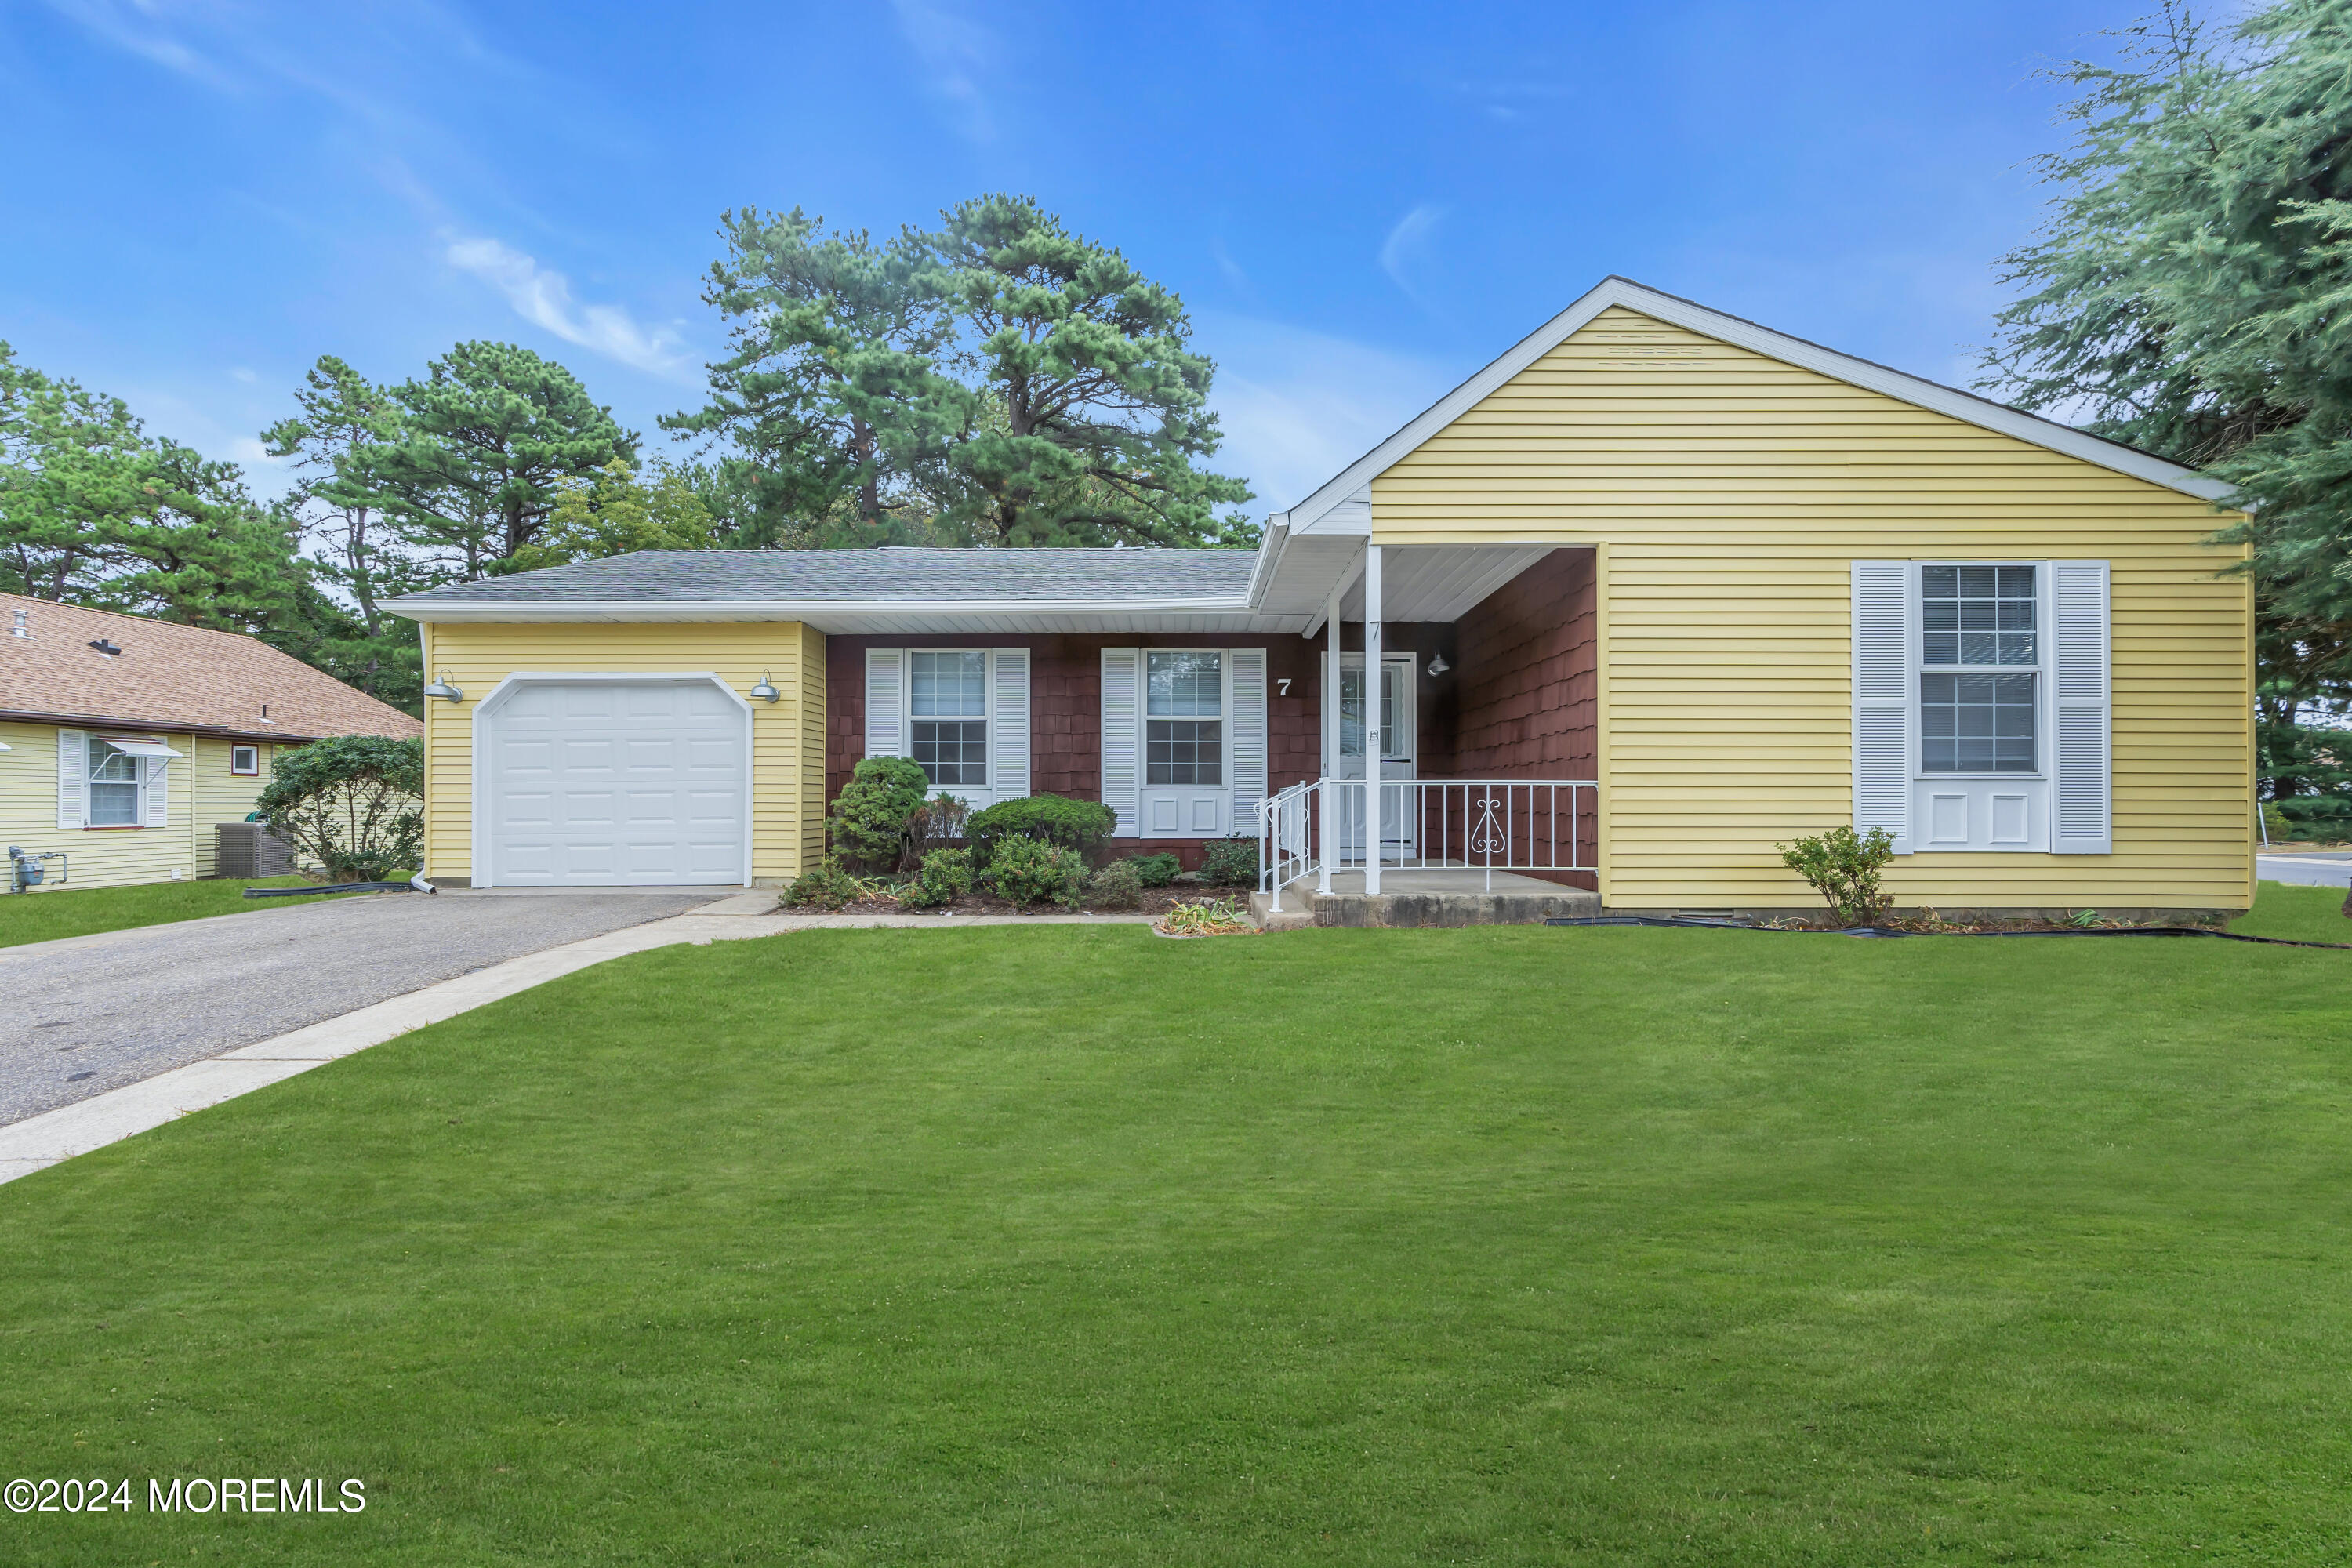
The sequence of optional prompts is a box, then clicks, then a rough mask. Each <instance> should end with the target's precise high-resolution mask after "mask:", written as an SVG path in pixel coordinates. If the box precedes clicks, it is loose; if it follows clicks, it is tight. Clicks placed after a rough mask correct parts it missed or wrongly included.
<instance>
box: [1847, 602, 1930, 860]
mask: <svg viewBox="0 0 2352 1568" xmlns="http://www.w3.org/2000/svg"><path fill="white" fill-rule="evenodd" d="M1915 577H1916V569H1915V568H1914V567H1913V566H1912V564H1911V563H1910V562H1908V561H1857V562H1855V563H1853V826H1854V831H1855V832H1857V833H1868V832H1869V831H1870V830H1871V829H1872V828H1874V827H1883V828H1885V830H1886V831H1887V833H1888V834H1889V835H1891V836H1892V837H1894V839H1895V853H1896V854H1897V855H1908V854H1910V853H1911V711H1912V709H1911V672H1912V670H1913V668H1915V666H1914V664H1913V662H1912V658H1911V653H1912V645H1913V643H1914V641H1915V640H1916V639H1915V638H1914V637H1912V635H1911V605H1912V603H1913V601H1914V599H1915V598H1916V595H1914V594H1913V592H1912V584H1913V580H1914V578H1915Z"/></svg>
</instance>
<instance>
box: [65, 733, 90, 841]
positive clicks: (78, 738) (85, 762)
mask: <svg viewBox="0 0 2352 1568" xmlns="http://www.w3.org/2000/svg"><path fill="white" fill-rule="evenodd" d="M88 781H89V731H86V730H60V731H58V826H59V827H81V826H87V824H86V823H85V822H84V820H83V817H82V802H83V800H84V798H85V797H84V795H83V794H82V785H83V784H85V783H87V782H88Z"/></svg>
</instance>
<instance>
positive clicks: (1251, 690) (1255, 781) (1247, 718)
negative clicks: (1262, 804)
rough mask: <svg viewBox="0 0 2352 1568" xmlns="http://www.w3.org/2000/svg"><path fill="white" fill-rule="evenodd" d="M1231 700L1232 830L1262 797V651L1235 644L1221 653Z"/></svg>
mask: <svg viewBox="0 0 2352 1568" xmlns="http://www.w3.org/2000/svg"><path fill="white" fill-rule="evenodd" d="M1225 675H1226V679H1228V680H1229V681H1230V682H1231V683H1232V686H1233V694H1234V696H1233V701H1234V832H1236V833H1240V832H1243V831H1244V830H1246V829H1247V828H1248V827H1249V826H1251V825H1252V824H1254V823H1255V821H1256V819H1257V803H1258V802H1259V801H1261V800H1264V799H1265V649H1264V648H1257V647H1237V648H1235V649H1234V650H1233V651H1232V652H1231V653H1229V654H1227V655H1225Z"/></svg>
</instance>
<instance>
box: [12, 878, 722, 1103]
mask: <svg viewBox="0 0 2352 1568" xmlns="http://www.w3.org/2000/svg"><path fill="white" fill-rule="evenodd" d="M735 890H736V889H718V890H714V891H702V890H692V891H688V890H671V889H665V890H664V891H662V892H659V893H604V892H595V893H587V892H572V891H564V892H560V893H557V892H548V893H526V892H516V893H497V892H478V893H465V892H444V893H439V894H436V895H434V896H432V897H429V898H428V897H425V896H424V895H421V894H416V893H384V894H379V895H377V896H376V897H373V898H365V899H338V900H334V901H332V902H331V903H323V904H300V905H297V906H295V907H293V908H290V909H275V910H272V909H263V910H251V911H240V912H239V913H236V914H233V915H222V916H218V917H215V918H214V919H211V920H200V921H182V922H181V923H179V924H177V925H162V926H148V927H144V928H142V929H141V930H138V931H110V932H107V933H105V934H103V935H100V936H88V937H72V938H68V939H67V940H66V941H63V942H37V943H33V944H31V945H29V946H25V947H12V948H0V1126H5V1125H6V1124H8V1123H9V1122H12V1121H23V1120H24V1119H25V1118H26V1117H27V1116H37V1115H38V1114H40V1113H41V1112H42V1111H44V1110H55V1109H56V1108H57V1107H58V1106H60V1105H69V1104H71V1103H73V1102H74V1101H75V1100H86V1099H88V1098H89V1097H90V1096H91V1095H93V1094H100V1093H102V1092H104V1091H105V1090H107V1089H120V1088H121V1087H122V1086H123V1085H124V1084H128V1083H136V1082H138V1081H140V1080H141V1079H148V1078H152V1077H153V1076H154V1075H155V1074H157V1073H159V1072H163V1071H165V1070H167V1069H169V1068H176V1067H184V1066H185V1065H186V1064H188V1063H189V1062H193V1061H200V1060H202V1059H203V1058H206V1057H212V1056H218V1055H219V1054H220V1053H221V1052H223V1051H228V1050H235V1049H236V1047H239V1046H248V1045H251V1044H253V1043H254V1042H255V1041H256V1040H266V1039H268V1038H270V1037H272V1036H275V1035H282V1034H284V1033H285V1032H286V1031H287V1030H289V1029H299V1028H300V1027H302V1026H304V1025H306V1024H315V1023H317V1022H319V1021H320V1019H322V1018H332V1017H336V1016H340V1015H341V1014H344V1013H348V1012H350V1011H351V1010H352V1009H353V1008H355V1007H364V1006H367V1005H370V1004H371V1003H375V1002H381V1001H383V1000H384V998H386V997H388V996H397V995H399V994H402V993H404V992H408V991H414V990H415V989H416V988H417V987H419V986H421V985H430V984H434V983H435V982H436V981H441V980H451V979H455V978H456V977H457V976H458V975H460V974H466V973H471V972H472V971H474V970H477V969H480V968H483V967H484V966H486V965H488V964H492V963H504V962H505V961H506V960H508V959H509V958H520V957H521V956H522V955H523V954H525V953H530V952H540V951H541V949H544V948H550V947H554V946H556V945H558V944H560V943H562V942H576V941H579V940H580V939H581V938H583V937H591V936H597V935H601V934H602V933H604V932H605V931H618V930H620V929H621V928H622V927H624V926H633V925H639V924H642V923H643V922H645V921H655V920H662V919H666V918H667V917H668V916H671V915H675V914H680V913H683V912H684V911H685V910H690V909H694V908H697V907H698V906H701V905H704V904H708V903H709V902H711V901H712V900H716V899H719V898H723V897H725V896H726V895H727V894H728V893H730V892H733V891H735Z"/></svg>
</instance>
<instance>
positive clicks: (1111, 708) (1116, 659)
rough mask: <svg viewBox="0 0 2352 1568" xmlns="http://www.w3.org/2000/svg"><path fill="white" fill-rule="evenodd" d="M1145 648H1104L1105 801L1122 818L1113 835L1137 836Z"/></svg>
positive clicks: (1141, 772) (1103, 747) (1141, 769)
mask: <svg viewBox="0 0 2352 1568" xmlns="http://www.w3.org/2000/svg"><path fill="white" fill-rule="evenodd" d="M1142 686H1143V650H1142V649H1141V648H1137V647H1107V648H1105V649H1103V650H1102V798H1103V804H1104V805H1107V806H1108V807H1110V808H1111V810H1112V812H1113V813H1115V814H1116V815H1117V816H1118V825H1117V826H1114V827H1113V828H1112V829H1111V833H1112V836H1113V837H1118V838H1133V837H1137V829H1138V826H1139V822H1138V816H1137V807H1136V799H1135V796H1136V791H1137V789H1138V787H1139V785H1140V784H1141V782H1142V778H1143V768H1142V750H1143V736H1142V730H1143V721H1142V710H1143V691H1142Z"/></svg>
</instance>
